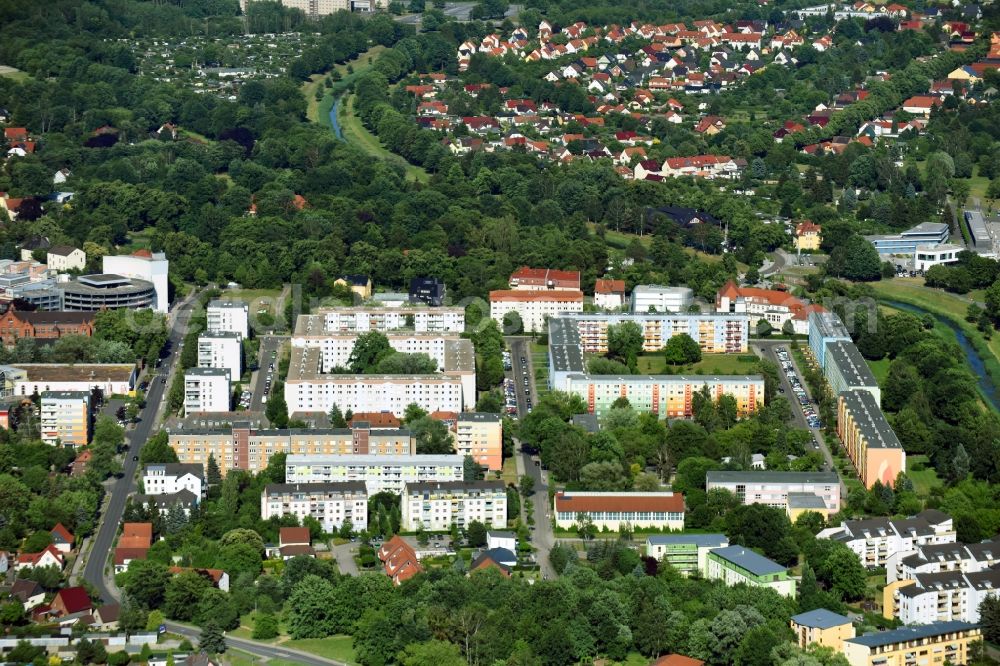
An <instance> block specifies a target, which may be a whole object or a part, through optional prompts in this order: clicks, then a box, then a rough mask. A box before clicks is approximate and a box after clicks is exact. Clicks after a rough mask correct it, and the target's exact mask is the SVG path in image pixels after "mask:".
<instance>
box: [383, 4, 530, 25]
mask: <svg viewBox="0 0 1000 666" xmlns="http://www.w3.org/2000/svg"><path fill="white" fill-rule="evenodd" d="M475 6H476V3H474V2H447V3H445V6H444V10H443V11H444V15H445V16H446V17H447V18H449V19H454V20H456V21H468V20H469V19H470V17H471V16H472V8H473V7H475ZM429 7H430V5H429V4H428V8H429ZM520 13H521V5H510V6H509V7H508V8H507V13H506V14H504V18H510V19H512V18H514V17H515V16H517V15H518V14H520ZM421 16H422V14H407V15H406V16H397V17H396V20H397V21H399V22H400V23H404V24H406V25H417V24H419V23H420V17H421Z"/></svg>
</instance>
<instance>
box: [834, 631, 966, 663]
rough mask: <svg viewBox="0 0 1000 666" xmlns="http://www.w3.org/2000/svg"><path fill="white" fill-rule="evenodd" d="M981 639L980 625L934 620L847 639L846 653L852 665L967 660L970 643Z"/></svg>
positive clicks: (844, 652) (845, 644)
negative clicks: (920, 624) (924, 623)
mask: <svg viewBox="0 0 1000 666" xmlns="http://www.w3.org/2000/svg"><path fill="white" fill-rule="evenodd" d="M979 640H982V630H981V629H980V628H979V625H976V624H972V623H969V622H954V621H953V622H935V623H933V624H927V625H923V626H918V627H901V628H899V629H892V630H890V631H877V632H875V633H871V634H864V635H862V636H856V637H855V638H849V639H847V640H845V641H844V647H843V655H844V656H845V657H847V662H848V663H849V664H850V665H851V666H884V665H893V664H900V665H901V664H930V663H938V660H940V662H941V663H944V662H945V660H947V661H949V662H951V663H953V664H965V663H967V662H968V661H969V658H970V650H969V647H970V644H971V643H973V642H975V641H979Z"/></svg>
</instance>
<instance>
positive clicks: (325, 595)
mask: <svg viewBox="0 0 1000 666" xmlns="http://www.w3.org/2000/svg"><path fill="white" fill-rule="evenodd" d="M335 604H336V593H335V590H334V587H333V585H331V584H330V583H329V582H328V581H326V580H324V579H322V578H320V577H319V576H315V575H308V576H306V577H305V578H303V579H302V580H301V581H300V582H299V583H298V584H297V585H296V586H295V587H294V589H293V590H292V594H291V596H290V597H289V598H288V616H287V627H288V633H289V634H290V635H291V636H292V638H325V637H326V636H329V635H331V634H333V633H334V631H335V629H336V616H335Z"/></svg>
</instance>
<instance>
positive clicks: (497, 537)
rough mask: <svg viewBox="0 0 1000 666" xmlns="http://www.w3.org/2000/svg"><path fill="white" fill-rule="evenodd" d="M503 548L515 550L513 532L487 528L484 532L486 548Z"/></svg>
mask: <svg viewBox="0 0 1000 666" xmlns="http://www.w3.org/2000/svg"><path fill="white" fill-rule="evenodd" d="M494 548H503V549H504V550H509V551H510V552H512V553H516V552H517V535H516V534H514V533H513V532H502V531H498V530H489V531H487V532H486V550H493V549H494Z"/></svg>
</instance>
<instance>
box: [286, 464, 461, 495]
mask: <svg viewBox="0 0 1000 666" xmlns="http://www.w3.org/2000/svg"><path fill="white" fill-rule="evenodd" d="M462 471H463V458H462V456H460V455H416V456H371V455H344V456H333V455H290V456H288V458H287V460H286V463H285V482H286V483H342V482H344V481H362V482H364V484H365V487H366V488H367V489H368V494H369V495H374V494H376V493H380V492H383V491H384V492H390V493H397V494H399V493H402V492H403V487H404V486H405V485H406V484H408V483H431V482H439V481H461V480H462V478H463V474H462Z"/></svg>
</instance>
